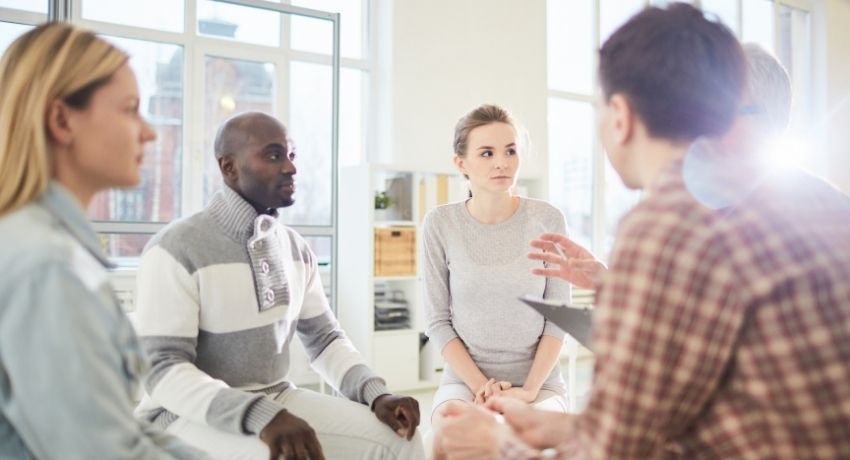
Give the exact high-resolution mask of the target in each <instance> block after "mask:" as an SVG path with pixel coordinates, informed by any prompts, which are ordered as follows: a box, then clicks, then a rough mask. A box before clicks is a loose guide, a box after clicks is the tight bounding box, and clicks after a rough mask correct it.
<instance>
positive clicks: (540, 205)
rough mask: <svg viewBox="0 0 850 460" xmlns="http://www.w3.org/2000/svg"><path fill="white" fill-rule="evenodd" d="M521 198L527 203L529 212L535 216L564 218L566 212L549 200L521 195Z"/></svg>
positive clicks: (550, 218)
mask: <svg viewBox="0 0 850 460" xmlns="http://www.w3.org/2000/svg"><path fill="white" fill-rule="evenodd" d="M520 200H522V201H523V202H524V203H525V207H526V209H527V212H528V213H529V214H530V215H532V216H534V217H537V218H542V219H548V220H561V221H563V220H564V213H563V212H562V211H561V210H560V209H558V208H557V207H555V206H554V205H553V204H552V203H549V202H548V201H543V200H538V199H536V198H526V197H520Z"/></svg>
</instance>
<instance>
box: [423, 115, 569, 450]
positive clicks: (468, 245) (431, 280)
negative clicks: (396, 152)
mask: <svg viewBox="0 0 850 460" xmlns="http://www.w3.org/2000/svg"><path fill="white" fill-rule="evenodd" d="M520 151H521V146H520V140H519V136H518V134H517V128H516V123H515V122H514V120H513V118H512V117H511V115H510V114H509V113H508V111H507V110H505V109H504V108H502V107H498V106H493V105H483V106H481V107H478V108H476V109H475V110H473V111H472V112H470V113H469V114H467V115H466V116H464V117H463V118H461V119H460V121H459V122H458V124H457V127H456V129H455V138H454V152H455V157H454V162H455V165H456V166H457V168H458V170H459V171H460V172H461V173H462V174H463V175H464V177H466V178H467V179H468V181H469V187H470V191H471V197H470V198H468V199H466V200H465V201H462V202H458V203H451V204H447V205H443V206H439V207H437V208H435V209H433V210H432V211H431V212H429V213H428V215H427V216H426V218H425V223H424V228H423V242H424V243H423V244H424V255H425V257H424V283H425V306H426V309H425V312H426V322H427V330H426V333H427V335H428V337H429V338H430V340H431V341H432V342H433V343H434V345H435V346H436V347H437V349H439V350H440V352H441V354H442V356H443V358H444V359H445V361H446V370H445V372H444V374H443V378H442V381H441V382H440V387H439V389H438V390H437V393H436V395H435V397H434V404H433V407H434V409H433V412H432V424H433V426H434V430H435V433H436V436H437V437H439V427H440V425H441V421H442V415H441V413H440V406H441V405H442V404H443V403H444V402H447V401H450V400H461V401H466V402H468V403H470V404H482V403H484V402H485V401H486V400H487V399H489V398H491V397H493V396H495V395H501V396H507V397H513V398H516V399H519V400H522V401H524V402H527V403H529V404H540V403H542V402H543V401H546V403H545V406H547V407H551V408H553V409H555V410H564V411H565V410H566V408H567V406H566V402H565V399H564V393H565V385H564V380H563V378H562V376H561V370H560V368H559V366H558V361H559V357H560V353H561V346H562V343H563V340H564V333H563V331H561V330H560V329H558V327H557V326H555V325H554V324H552V323H549V322H548V321H546V320H545V319H544V318H543V317H542V316H541V315H540V314H539V313H537V312H536V311H534V310H532V309H531V308H528V307H527V306H526V305H524V304H523V303H522V302H520V301H519V300H518V297H519V296H521V295H522V294H532V295H537V296H541V297H544V298H556V299H564V300H568V299H569V296H570V286H569V284H568V283H566V282H565V281H563V280H560V279H548V278H542V277H538V276H534V275H533V274H532V273H531V270H532V269H534V268H542V263H541V262H538V261H533V260H530V259H529V258H528V257H527V254H528V252H529V242H530V241H531V240H532V239H535V238H536V237H537V236H538V235H539V234H541V233H543V232H544V231H549V232H558V233H564V232H565V231H566V224H565V220H564V215H563V213H561V211H560V210H558V209H557V208H555V207H554V206H552V205H550V204H548V203H546V202H543V201H539V200H534V199H530V198H525V197H521V196H518V195H517V194H516V193H515V185H516V180H517V175H518V173H519V169H520V163H521V161H520Z"/></svg>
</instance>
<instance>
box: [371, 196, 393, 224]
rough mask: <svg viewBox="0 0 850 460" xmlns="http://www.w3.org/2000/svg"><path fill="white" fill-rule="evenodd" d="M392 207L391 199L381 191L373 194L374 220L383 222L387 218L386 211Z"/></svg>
mask: <svg viewBox="0 0 850 460" xmlns="http://www.w3.org/2000/svg"><path fill="white" fill-rule="evenodd" d="M392 205H393V198H392V197H391V196H390V195H389V194H388V193H387V192H386V190H382V191H380V192H375V220H385V219H386V217H387V209H389V207H390V206H392Z"/></svg>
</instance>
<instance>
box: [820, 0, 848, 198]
mask: <svg viewBox="0 0 850 460" xmlns="http://www.w3.org/2000/svg"><path fill="white" fill-rule="evenodd" d="M819 6H820V7H821V8H822V9H821V10H819V11H817V15H816V17H815V21H814V23H813V26H814V28H815V34H816V35H815V46H816V47H819V49H818V51H817V53H816V56H817V57H819V58H820V64H821V65H820V66H819V67H818V70H819V73H820V77H821V79H823V78H825V79H826V84H825V85H824V86H823V90H822V93H821V97H822V98H823V99H822V104H821V107H822V108H823V109H825V110H824V111H822V113H825V114H828V115H826V116H828V118H827V121H826V132H825V136H826V140H827V143H826V148H827V150H828V152H829V155H828V158H829V160H828V164H829V171H828V172H827V179H829V180H830V182H832V183H833V184H835V185H836V186H838V187H839V188H841V189H842V190H844V191H845V192H847V193H850V51H848V45H850V27H848V24H850V1H848V0H822V4H821V5H819Z"/></svg>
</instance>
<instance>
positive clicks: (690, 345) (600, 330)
mask: <svg viewBox="0 0 850 460" xmlns="http://www.w3.org/2000/svg"><path fill="white" fill-rule="evenodd" d="M682 164H683V162H682V161H675V162H673V163H672V164H671V165H669V166H668V167H667V168H666V169H665V170H664V172H663V173H662V175H661V176H660V177H659V179H658V180H657V181H656V182H655V183H654V184H653V186H652V188H651V189H649V190H648V191H647V192H648V196H647V198H646V199H644V200H643V201H642V202H641V203H639V204H638V205H637V206H636V207H635V208H634V209H633V210H632V211H631V212H630V213H628V214H627V215H626V216H625V217H624V218H623V220H622V221H621V223H620V228H619V230H618V238H617V241H616V243H615V248H614V252H613V253H612V259H611V260H612V263H611V266H610V268H609V272H608V274H607V275H606V277H605V279H604V280H603V282H602V285H601V286H600V289H599V292H598V294H597V306H596V310H595V313H594V315H595V317H594V342H593V345H594V353H595V356H596V365H595V375H594V382H593V388H592V390H591V394H590V398H589V401H588V405H587V407H586V409H585V410H584V412H583V413H582V414H580V415H579V416H578V417H576V418H575V423H574V426H573V430H572V432H571V433H565V434H564V436H565V442H564V443H563V444H562V445H561V446H559V450H560V451H561V452H563V455H562V457H563V458H592V459H611V458H641V459H644V458H688V459H701V458H707V459H708V458H710V459H729V458H754V459H755V458H758V459H764V458H772V459H774V458H787V459H806V458H817V459H839V458H843V459H848V458H850V199H849V198H848V197H847V196H846V195H843V194H841V193H840V192H838V191H837V190H835V189H834V188H832V187H831V186H829V185H828V184H826V183H824V182H823V181H821V180H819V179H816V178H813V177H811V176H809V175H807V174H804V173H801V172H787V173H783V174H776V175H773V176H772V177H770V178H769V179H767V180H765V181H764V182H762V183H760V184H758V185H757V186H756V185H754V186H753V187H751V190H750V192H749V193H748V194H747V196H746V198H743V199H742V201H740V202H739V203H738V204H737V205H734V206H728V207H725V208H721V209H718V210H713V209H710V208H707V207H705V206H703V205H702V204H700V202H699V201H697V200H696V199H695V198H694V196H693V195H692V193H691V192H690V191H689V189H688V186H686V184H685V181H684V180H683V174H682ZM751 180H752V181H753V182H755V181H756V178H755V177H753V178H752V179H751ZM514 449H515V448H514V447H512V446H505V448H504V449H503V452H504V453H505V454H506V455H505V456H506V458H510V457H509V456H510V455H511V454H512V452H514V451H515V452H521V450H519V449H517V450H514ZM514 458H522V457H521V456H520V455H518V456H516V457H514Z"/></svg>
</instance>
